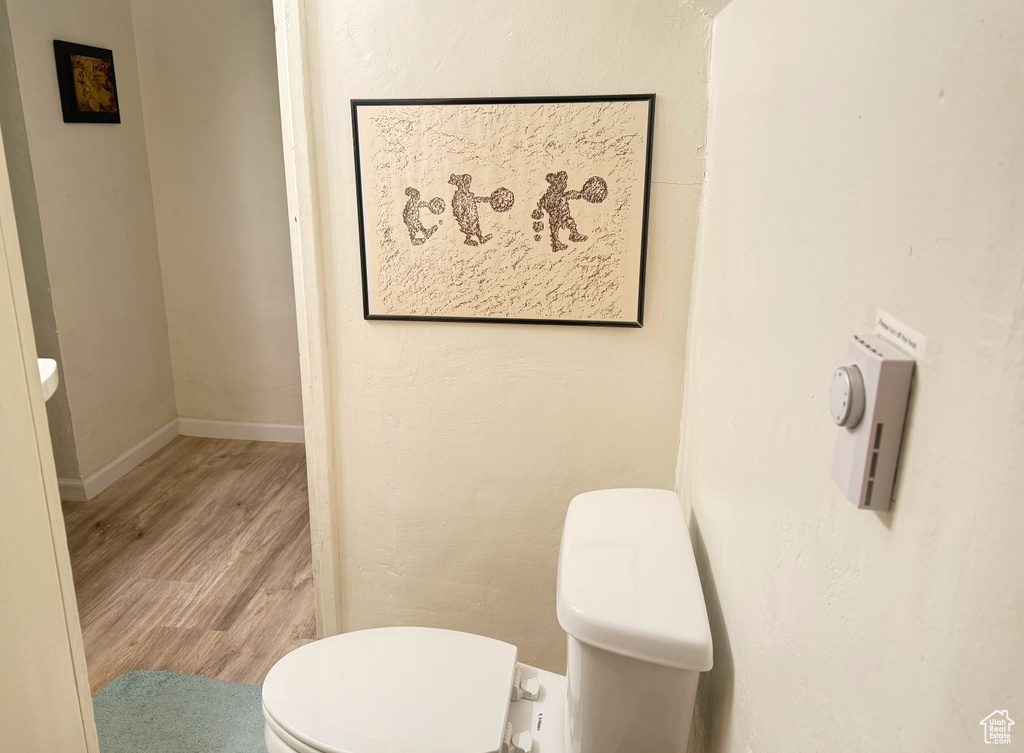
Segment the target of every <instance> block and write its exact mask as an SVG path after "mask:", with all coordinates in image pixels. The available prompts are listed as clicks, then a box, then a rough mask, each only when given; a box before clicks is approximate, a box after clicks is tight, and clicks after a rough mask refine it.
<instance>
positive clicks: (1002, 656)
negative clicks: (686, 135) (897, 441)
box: [679, 0, 1024, 753]
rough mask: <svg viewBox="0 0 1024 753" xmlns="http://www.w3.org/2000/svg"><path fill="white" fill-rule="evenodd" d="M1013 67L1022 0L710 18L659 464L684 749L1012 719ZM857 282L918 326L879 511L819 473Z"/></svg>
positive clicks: (1016, 684) (971, 733)
mask: <svg viewBox="0 0 1024 753" xmlns="http://www.w3.org/2000/svg"><path fill="white" fill-rule="evenodd" d="M1022 70H1024V5H1022V4H1021V3H1020V2H1018V0H978V1H977V2H971V3H961V2H954V1H952V0H943V2H927V3H926V2H900V3H892V2H888V1H887V0H864V1H863V2H858V3H822V2H816V1H815V0H774V1H772V2H766V1H764V0H734V2H733V3H732V4H731V5H730V6H729V7H728V8H726V9H725V11H723V12H722V14H721V15H720V16H719V17H718V18H717V19H716V21H715V29H714V40H713V51H712V64H711V72H712V73H711V107H710V113H711V115H710V123H709V144H708V179H707V186H706V202H707V203H706V207H705V209H704V213H703V219H702V222H703V231H702V242H701V244H700V248H699V252H698V260H697V271H696V284H695V287H694V291H695V295H694V308H693V311H692V314H691V332H690V336H689V339H688V362H687V363H688V373H687V382H686V400H685V413H684V418H683V426H684V429H685V437H686V438H685V441H684V446H683V451H682V455H681V461H682V462H681V475H680V481H679V484H680V488H681V490H682V492H683V495H684V497H685V499H686V500H687V502H688V504H689V505H690V506H691V507H692V523H693V527H694V529H695V531H694V534H695V537H696V539H697V540H698V543H699V547H698V548H699V549H700V550H701V551H702V559H703V560H704V574H705V576H706V578H705V590H706V596H707V598H708V602H709V605H710V612H711V617H712V623H713V625H714V640H715V668H714V669H713V670H712V672H711V674H710V675H709V676H708V677H707V678H706V679H707V680H708V681H707V682H706V683H705V684H704V685H703V687H702V699H701V703H702V706H701V709H702V712H701V719H702V721H701V723H700V724H699V725H698V729H701V730H703V732H704V737H703V738H702V739H703V741H704V742H705V743H706V746H703V747H704V749H707V750H713V751H737V753H739V752H741V751H751V750H755V751H782V750H785V751H789V752H790V753H802V752H803V751H808V752H809V751H822V750H828V751H857V753H871V752H872V751H878V752H879V753H883V752H884V753H888V752H889V751H895V750H908V751H909V750H928V751H949V752H950V753H954V752H956V753H959V752H960V751H968V750H980V749H982V748H983V747H984V743H983V742H982V728H981V726H980V725H979V722H980V720H981V719H982V718H983V717H985V716H987V715H988V714H989V713H991V712H992V711H993V710H994V709H1009V710H1010V715H1011V716H1013V715H1014V713H1015V712H1014V710H1015V709H1016V714H1017V716H1016V717H1015V718H1016V719H1017V721H1018V722H1020V721H1021V720H1020V714H1021V713H1022V710H1024V683H1022V681H1021V678H1022V677H1024V652H1022V651H1021V650H1020V638H1021V629H1022V625H1024V590H1022V588H1021V585H1020V584H1021V582H1022V580H1024V558H1022V557H1021V556H1020V541H1019V540H1020V532H1021V531H1022V530H1024V504H1022V502H1024V491H1022V490H1024V464H1022V463H1021V457H1022V456H1024V428H1022V427H1024V293H1022V290H1024V253H1022V248H1024V225H1022V224H1021V217H1024V172H1022V170H1021V155H1022V153H1021V148H1020V144H1021V134H1022V133H1024V88H1022V78H1021V71H1022ZM877 308H882V309H884V310H887V311H889V312H891V313H893V314H894V315H896V316H898V317H899V318H901V319H903V320H904V321H906V322H907V323H908V324H910V325H911V326H913V327H915V328H917V329H918V330H920V331H922V332H923V333H924V334H925V335H926V336H927V337H928V338H929V340H928V348H927V353H926V356H925V358H924V359H923V360H922V361H921V362H920V363H919V369H918V374H917V380H916V386H915V389H914V396H913V400H912V405H911V410H910V414H909V420H908V425H907V434H906V439H905V444H904V450H903V457H902V462H901V470H900V479H899V484H898V488H897V495H896V503H895V506H894V508H893V510H892V511H891V512H890V513H888V514H875V513H872V512H863V511H859V510H857V509H855V508H854V507H853V505H852V504H851V503H849V502H848V501H846V499H845V498H843V497H842V496H841V494H840V493H839V491H838V489H837V488H836V486H835V485H834V484H833V482H832V480H831V476H830V464H831V455H832V448H833V438H834V434H835V428H834V426H833V425H832V423H831V420H830V418H829V415H828V411H827V405H826V400H827V389H828V385H829V377H830V375H831V372H832V370H833V368H834V367H835V366H837V365H839V364H840V363H841V362H842V359H843V358H844V356H845V353H846V339H847V338H848V336H849V335H850V334H852V333H855V332H863V331H870V329H871V327H872V325H873V321H874V315H875V311H876V309H877ZM1018 726H1019V724H1018ZM1016 736H1017V733H1016V732H1015V733H1014V737H1016Z"/></svg>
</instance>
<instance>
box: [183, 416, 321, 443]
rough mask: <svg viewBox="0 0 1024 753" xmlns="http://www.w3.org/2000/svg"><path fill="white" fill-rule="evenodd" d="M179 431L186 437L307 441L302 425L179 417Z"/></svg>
mask: <svg viewBox="0 0 1024 753" xmlns="http://www.w3.org/2000/svg"><path fill="white" fill-rule="evenodd" d="M178 433H179V434H184V435H185V436H186V437H213V438H214V439H251V440H255V441H257V442H291V443H293V444H302V443H303V442H305V441H306V436H305V429H304V428H303V427H302V425H301V424H300V425H298V426H294V425H291V424H254V423H249V422H246V421H213V420H211V419H206V418H179V419H178Z"/></svg>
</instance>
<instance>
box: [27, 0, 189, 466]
mask: <svg viewBox="0 0 1024 753" xmlns="http://www.w3.org/2000/svg"><path fill="white" fill-rule="evenodd" d="M7 7H8V13H9V16H10V25H11V36H12V39H13V42H14V52H15V59H16V62H17V69H18V78H19V82H20V85H21V97H22V104H23V107H24V116H25V129H26V133H27V135H28V144H29V151H30V154H31V164H32V169H33V171H34V176H35V187H36V195H37V197H38V206H39V219H40V224H41V227H42V243H43V246H44V248H45V255H46V267H47V270H48V273H49V282H50V286H51V295H52V300H53V312H54V318H55V321H56V327H57V331H58V334H59V338H60V350H61V353H60V355H61V360H62V364H61V365H62V368H63V376H64V378H65V383H66V386H67V396H68V403H69V406H70V412H71V417H72V419H73V424H74V438H75V445H76V447H77V456H78V466H79V467H78V469H77V470H78V476H79V477H87V476H89V475H90V474H92V473H93V472H94V471H97V470H98V469H100V468H102V467H103V466H104V465H106V464H107V463H109V462H110V461H111V460H113V459H114V458H116V457H117V456H118V455H120V454H121V453H122V452H124V451H125V450H127V449H128V448H129V447H131V446H132V445H134V444H135V443H137V442H138V441H139V440H141V439H142V438H143V437H145V436H146V435H148V434H150V433H151V432H153V431H154V430H155V429H157V428H158V427H160V426H162V425H164V424H166V423H167V422H168V421H171V420H173V419H174V417H175V402H174V385H173V380H172V376H171V361H170V350H169V347H168V339H167V320H166V316H165V314H164V299H163V286H162V283H161V278H160V263H159V259H158V257H157V246H156V223H155V220H154V217H153V201H152V194H151V191H150V180H149V163H148V159H147V154H146V140H145V134H144V132H143V124H142V103H141V99H140V95H139V79H138V74H137V67H136V62H135V38H134V33H133V29H132V19H131V5H130V2H129V0H8V3H7ZM54 39H65V40H68V41H75V42H82V43H85V44H94V45H97V46H100V47H108V48H111V49H113V51H114V64H115V66H116V71H117V84H118V96H119V99H120V105H121V119H122V122H121V124H120V125H97V124H67V123H64V122H63V119H62V117H61V110H60V101H59V99H58V94H57V80H56V72H55V68H54V58H53V40H54Z"/></svg>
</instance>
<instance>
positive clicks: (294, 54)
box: [274, 0, 343, 638]
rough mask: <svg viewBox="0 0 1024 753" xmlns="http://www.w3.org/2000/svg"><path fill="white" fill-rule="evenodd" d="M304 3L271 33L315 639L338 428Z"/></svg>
mask: <svg viewBox="0 0 1024 753" xmlns="http://www.w3.org/2000/svg"><path fill="white" fill-rule="evenodd" d="M305 19H306V12H305V0H274V32H275V33H274V36H275V39H276V43H277V78H278V91H279V95H280V99H281V137H282V145H283V147H284V166H285V181H286V184H287V192H288V226H289V229H290V233H291V251H292V277H293V279H294V282H295V310H296V315H297V319H298V330H299V367H300V371H301V378H302V412H303V416H304V420H305V438H306V471H307V475H308V483H309V521H310V533H311V537H312V546H313V593H314V600H315V604H316V632H317V637H319V638H325V637H327V636H330V635H335V634H337V633H340V632H341V631H342V629H343V625H342V620H341V606H342V593H341V583H340V580H339V578H338V575H339V556H340V547H339V544H338V542H339V541H340V516H339V515H338V514H337V509H336V506H335V505H334V504H333V502H332V487H333V485H334V481H335V474H336V470H335V465H334V447H335V434H334V432H335V426H336V422H335V421H334V415H333V401H332V391H331V390H330V388H329V387H330V385H331V362H330V360H329V353H330V351H329V349H328V339H327V327H326V315H325V314H326V311H327V307H326V303H325V296H324V285H323V279H324V273H323V265H322V257H321V255H320V253H319V249H320V246H321V243H320V238H321V225H320V218H321V213H320V206H319V199H318V192H317V174H316V160H315V151H314V142H313V138H312V134H311V132H310V123H312V117H311V111H310V107H309V103H310V100H311V98H310V96H309V79H308V77H307V75H306V73H307V65H306V55H305V34H304V32H305Z"/></svg>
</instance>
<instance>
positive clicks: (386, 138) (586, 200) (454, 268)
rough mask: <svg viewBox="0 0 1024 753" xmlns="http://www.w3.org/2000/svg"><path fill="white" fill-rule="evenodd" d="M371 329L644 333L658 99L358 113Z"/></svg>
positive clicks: (469, 102)
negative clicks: (414, 323) (423, 325)
mask: <svg viewBox="0 0 1024 753" xmlns="http://www.w3.org/2000/svg"><path fill="white" fill-rule="evenodd" d="M352 130H353V140H354V142H355V168H356V194H357V201H358V210H359V235H360V244H361V251H362V273H363V315H364V317H365V318H366V319H425V320H432V321H472V322H511V323H520V324H575V325H601V326H612V327H639V326H642V324H643V310H644V271H645V266H646V254H647V214H648V208H649V204H650V185H651V148H652V137H653V131H654V95H653V94H636V95H616V96H606V97H534V98H514V99H404V100H403V99H391V100H384V99H377V100H372V99H357V100H352Z"/></svg>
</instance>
